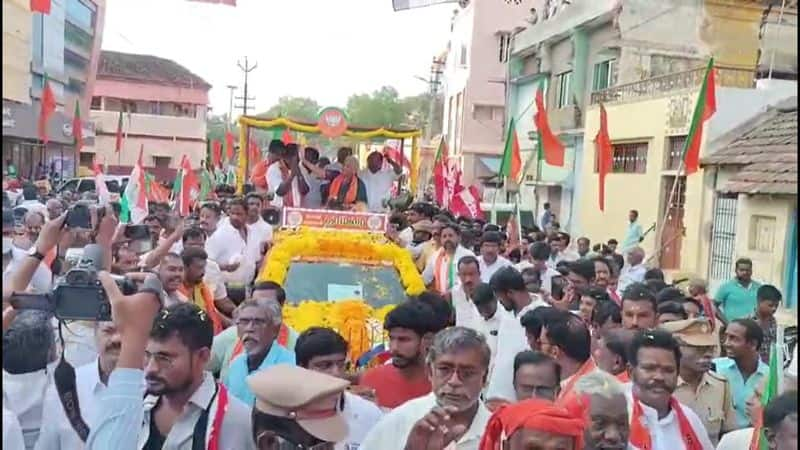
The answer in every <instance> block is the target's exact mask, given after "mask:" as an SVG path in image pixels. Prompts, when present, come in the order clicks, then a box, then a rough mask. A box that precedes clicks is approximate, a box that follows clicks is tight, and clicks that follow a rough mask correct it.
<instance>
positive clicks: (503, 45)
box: [497, 33, 511, 63]
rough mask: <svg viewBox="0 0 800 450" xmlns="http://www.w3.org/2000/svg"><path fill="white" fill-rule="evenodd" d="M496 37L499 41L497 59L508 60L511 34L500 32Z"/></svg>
mask: <svg viewBox="0 0 800 450" xmlns="http://www.w3.org/2000/svg"><path fill="white" fill-rule="evenodd" d="M497 37H498V38H499V39H498V40H499V43H500V49H499V50H500V54H499V61H500V62H501V63H505V62H508V56H509V55H510V54H511V34H509V33H502V34H500V35H498V36H497Z"/></svg>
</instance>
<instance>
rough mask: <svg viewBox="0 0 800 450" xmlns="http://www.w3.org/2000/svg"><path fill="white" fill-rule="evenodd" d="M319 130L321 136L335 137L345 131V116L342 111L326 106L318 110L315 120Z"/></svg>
mask: <svg viewBox="0 0 800 450" xmlns="http://www.w3.org/2000/svg"><path fill="white" fill-rule="evenodd" d="M317 126H318V127H319V132H320V134H322V135H323V136H325V137H327V138H330V139H335V138H337V137H339V136H341V135H343V134H344V132H345V131H347V117H346V116H345V115H344V111H342V110H341V109H339V108H335V107H328V108H324V109H322V111H320V112H319V120H318V121H317Z"/></svg>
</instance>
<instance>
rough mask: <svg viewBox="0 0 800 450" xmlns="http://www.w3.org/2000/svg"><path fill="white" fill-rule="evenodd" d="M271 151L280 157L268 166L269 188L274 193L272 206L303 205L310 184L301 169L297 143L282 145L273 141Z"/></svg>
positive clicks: (296, 206)
mask: <svg viewBox="0 0 800 450" xmlns="http://www.w3.org/2000/svg"><path fill="white" fill-rule="evenodd" d="M269 151H270V153H271V154H275V156H276V157H277V158H279V159H278V160H277V161H276V162H275V163H273V164H271V165H270V166H269V168H267V175H266V177H267V189H269V193H270V194H272V206H274V207H276V208H283V207H284V206H287V207H294V208H300V207H302V206H303V197H304V196H305V195H306V194H308V184H307V183H306V181H305V178H304V177H303V174H302V171H301V170H300V160H299V155H298V149H297V144H287V145H285V146H284V145H282V144H281V143H280V141H278V142H277V143H276V141H274V140H273V141H272V142H270V144H269Z"/></svg>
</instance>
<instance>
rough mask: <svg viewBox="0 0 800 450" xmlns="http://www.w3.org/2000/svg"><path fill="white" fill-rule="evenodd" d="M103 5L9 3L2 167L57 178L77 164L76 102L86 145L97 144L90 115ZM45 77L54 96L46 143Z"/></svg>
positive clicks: (101, 0) (100, 1) (84, 1)
mask: <svg viewBox="0 0 800 450" xmlns="http://www.w3.org/2000/svg"><path fill="white" fill-rule="evenodd" d="M104 17H105V0H52V1H51V10H50V14H47V15H43V14H40V13H31V11H30V2H28V1H27V0H3V164H4V167H5V165H6V164H7V163H8V162H13V164H15V165H16V166H17V168H18V170H19V173H20V175H21V176H23V177H25V178H32V177H33V176H34V175H35V174H36V172H40V171H41V170H40V169H41V167H45V168H46V171H51V170H53V171H55V173H56V174H57V175H58V177H70V176H73V175H74V173H75V170H76V167H77V164H76V163H77V154H76V152H75V146H74V136H73V130H72V119H73V116H74V112H75V105H76V103H77V104H78V105H79V106H80V110H81V112H82V119H83V127H82V131H83V138H84V142H85V143H87V144H91V143H93V141H94V128H93V127H92V124H91V122H90V121H88V120H86V118H87V117H88V110H89V103H90V99H91V92H92V89H93V88H94V83H95V78H96V73H97V64H98V62H99V55H100V47H101V43H102V35H103V22H104ZM45 76H46V77H47V79H48V80H49V82H50V87H51V89H52V90H53V93H54V95H55V98H56V103H57V107H56V112H55V113H54V114H53V115H52V116H51V118H50V122H49V124H48V133H47V134H48V138H49V141H50V142H49V143H48V145H47V146H44V145H42V142H41V141H40V140H39V136H38V117H39V111H40V100H41V96H42V90H43V87H44V80H45Z"/></svg>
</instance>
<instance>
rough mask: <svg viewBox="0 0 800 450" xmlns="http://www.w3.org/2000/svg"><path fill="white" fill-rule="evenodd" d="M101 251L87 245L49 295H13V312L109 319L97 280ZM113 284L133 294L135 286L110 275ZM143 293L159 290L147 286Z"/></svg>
mask: <svg viewBox="0 0 800 450" xmlns="http://www.w3.org/2000/svg"><path fill="white" fill-rule="evenodd" d="M102 255H103V248H102V247H101V246H100V245H98V244H89V245H87V246H86V247H85V248H84V249H83V254H82V255H81V256H80V257H79V259H78V261H77V263H76V264H75V266H74V267H72V268H71V269H70V270H69V271H67V273H66V274H64V276H62V277H60V278H59V279H58V280H57V281H56V286H55V288H54V289H53V292H52V293H47V294H17V293H14V294H13V296H12V297H11V304H12V305H13V306H14V308H15V309H38V310H43V311H48V312H52V313H54V314H55V316H56V318H57V319H59V320H87V321H109V320H111V303H110V302H109V300H108V295H107V294H106V291H105V289H104V288H103V285H102V284H101V283H100V280H98V279H97V273H98V271H99V268H100V267H102ZM114 281H115V282H116V283H117V286H119V288H120V290H121V291H122V293H123V294H124V295H132V294H134V293H136V292H137V286H136V284H134V283H133V282H132V281H131V280H129V279H127V278H125V277H121V276H114ZM147 290H156V292H158V293H159V294H160V288H158V287H156V286H150V287H149V288H148V289H147Z"/></svg>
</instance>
